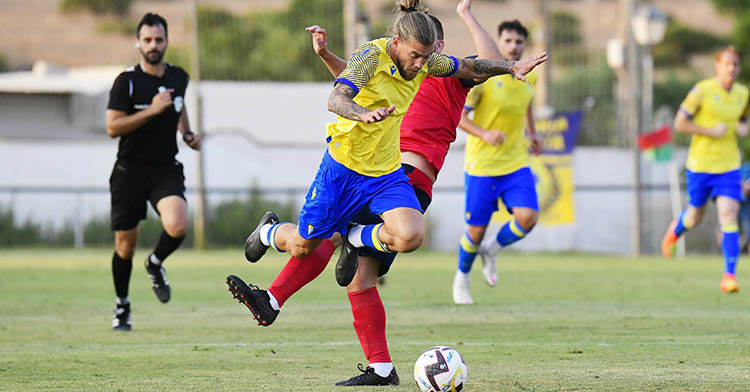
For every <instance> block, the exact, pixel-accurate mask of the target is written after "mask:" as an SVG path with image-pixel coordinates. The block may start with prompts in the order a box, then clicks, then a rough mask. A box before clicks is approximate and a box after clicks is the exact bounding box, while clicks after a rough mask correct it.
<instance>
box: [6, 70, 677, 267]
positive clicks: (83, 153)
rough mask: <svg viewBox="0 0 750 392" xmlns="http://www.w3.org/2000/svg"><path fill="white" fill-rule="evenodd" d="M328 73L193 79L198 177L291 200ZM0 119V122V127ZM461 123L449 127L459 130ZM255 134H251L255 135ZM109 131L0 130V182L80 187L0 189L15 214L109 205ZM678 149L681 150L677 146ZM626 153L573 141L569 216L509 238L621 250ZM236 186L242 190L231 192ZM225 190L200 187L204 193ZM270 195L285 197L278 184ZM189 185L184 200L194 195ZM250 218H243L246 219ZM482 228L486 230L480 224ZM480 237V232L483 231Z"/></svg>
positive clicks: (304, 178) (649, 196)
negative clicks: (300, 77) (199, 112)
mask: <svg viewBox="0 0 750 392" xmlns="http://www.w3.org/2000/svg"><path fill="white" fill-rule="evenodd" d="M330 89H331V85H330V84H328V83H307V84H288V83H286V84H285V83H274V84H271V83H203V84H202V85H201V90H202V91H203V102H204V105H205V107H204V127H205V129H206V130H207V131H208V133H209V136H208V137H207V139H206V140H205V143H204V159H205V180H206V186H207V187H208V188H209V190H211V189H216V188H223V189H225V190H226V188H237V189H244V188H247V187H249V186H250V185H252V184H257V185H258V186H259V187H261V188H273V189H277V190H281V189H293V190H295V191H294V192H293V196H292V197H293V198H294V199H295V201H296V202H297V203H298V204H299V205H301V203H302V201H303V197H304V193H305V191H306V190H307V187H308V186H309V184H310V182H311V181H312V179H313V176H314V174H315V171H316V170H317V167H318V164H319V163H320V159H321V157H322V154H323V151H324V148H325V143H324V137H325V136H324V124H325V122H327V121H331V120H333V116H332V115H331V114H330V113H328V112H327V111H326V110H325V102H326V99H327V96H328V93H329V92H330ZM1 126H2V125H0V127H1ZM460 133H461V132H460V131H459V134H460ZM464 140H465V137H464V136H460V137H459V140H458V141H457V142H456V143H454V146H453V148H452V150H451V151H450V153H449V154H448V157H447V160H446V163H445V166H444V169H443V171H442V172H441V173H440V176H439V178H438V182H437V184H436V187H435V194H434V201H433V204H432V206H431V207H430V210H429V211H428V219H429V224H430V234H431V235H430V243H429V245H430V246H431V247H432V248H434V249H439V250H446V251H450V250H455V249H456V248H457V241H458V238H459V237H460V235H461V234H462V233H463V232H464V230H465V224H464V222H463V208H464V196H463V192H462V188H463V170H462V163H463V145H464ZM259 141H260V144H259ZM179 145H180V153H179V154H178V159H179V160H181V161H182V162H183V163H184V165H185V174H186V177H187V184H186V185H187V186H188V187H195V185H196V182H195V179H196V163H197V162H196V154H195V153H194V152H193V151H191V150H190V149H189V148H187V147H186V146H185V145H184V144H183V143H182V142H181V141H180V142H179ZM116 150H117V141H116V140H113V139H110V138H109V137H107V136H106V134H105V133H104V130H102V133H101V135H100V136H97V137H93V138H87V139H83V140H67V141H63V140H51V139H47V140H33V141H32V140H24V139H14V138H10V139H8V138H6V139H2V140H0V167H2V170H1V171H0V187H6V188H7V187H23V186H26V187H44V186H55V187H70V188H90V189H88V191H89V192H84V193H28V192H27V193H24V192H15V193H8V192H0V203H2V204H8V203H10V204H11V205H12V206H13V208H14V210H15V212H16V213H17V215H18V216H19V217H20V218H21V219H22V220H25V219H32V220H34V221H36V222H41V223H45V224H49V225H52V226H59V225H62V224H64V223H65V222H74V221H77V220H79V221H85V220H87V219H90V218H91V217H95V216H102V215H106V214H108V212H109V193H108V190H107V187H108V178H109V175H110V172H111V168H112V165H113V163H114V161H115V155H116ZM681 157H683V159H684V153H682V154H681ZM643 167H644V169H643V175H642V179H643V181H644V183H645V184H646V185H647V186H648V185H649V184H650V185H653V184H657V185H658V184H661V185H665V184H666V183H667V175H666V168H665V167H664V166H663V165H656V164H652V163H649V162H646V161H644V162H643ZM630 179H631V172H630V153H629V152H628V151H626V150H618V149H612V148H578V149H577V150H576V152H575V154H574V182H575V185H576V187H578V189H577V190H576V192H575V209H576V223H575V224H572V225H566V226H547V227H544V226H541V227H537V228H535V229H534V230H533V231H532V232H531V233H530V234H529V235H528V237H527V238H526V239H524V240H523V241H520V242H519V243H517V244H516V245H513V247H514V248H516V249H519V250H534V251H536V250H555V251H560V250H570V251H594V252H604V253H620V254H625V253H628V252H629V251H630V247H631V246H630V231H629V230H630V217H631V212H630V211H631V203H632V202H631V200H632V199H631V197H632V192H631V190H630V189H629V187H628V184H629V182H630ZM240 195H242V196H244V194H240ZM231 196H232V195H227V194H224V195H217V194H212V193H209V197H210V200H209V201H210V202H216V201H219V200H221V199H222V198H227V197H231ZM279 197H281V198H282V199H286V198H287V195H286V194H280V195H279ZM192 198H193V195H192V194H189V195H188V201H189V203H191V204H194V200H192ZM643 200H644V202H643V209H644V211H643V216H644V227H643V234H642V241H643V243H644V250H646V251H655V250H656V249H657V248H656V246H657V245H658V241H659V240H660V238H661V234H662V231H663V230H664V228H665V227H666V225H667V223H668V221H669V219H670V216H671V213H670V207H669V198H668V193H667V192H666V190H655V191H645V192H644V193H643ZM250 223H251V222H249V224H250ZM490 233H491V234H492V236H494V233H493V232H492V231H491V232H490ZM488 237H489V235H488Z"/></svg>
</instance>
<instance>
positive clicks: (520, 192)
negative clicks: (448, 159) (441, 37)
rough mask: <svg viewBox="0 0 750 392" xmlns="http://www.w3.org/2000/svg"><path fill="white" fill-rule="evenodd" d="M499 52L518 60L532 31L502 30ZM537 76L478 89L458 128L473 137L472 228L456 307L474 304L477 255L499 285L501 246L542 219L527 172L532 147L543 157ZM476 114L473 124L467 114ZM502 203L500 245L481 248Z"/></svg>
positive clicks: (468, 165)
mask: <svg viewBox="0 0 750 392" xmlns="http://www.w3.org/2000/svg"><path fill="white" fill-rule="evenodd" d="M498 33H499V34H500V38H499V40H498V47H499V48H500V53H502V55H503V57H504V58H505V59H508V60H518V59H520V58H521V56H522V55H523V51H524V49H525V47H526V39H527V37H528V31H527V30H526V28H525V27H524V26H523V25H522V24H521V23H520V22H519V21H517V20H514V21H506V22H503V23H501V24H500V26H499V27H498ZM536 79H537V78H536V74H535V73H534V72H531V73H529V74H528V75H526V80H525V81H522V80H516V79H515V78H513V77H512V76H511V75H501V76H495V77H492V78H490V79H488V80H487V81H486V82H484V84H481V85H479V86H477V87H474V88H473V89H472V90H471V91H470V92H469V95H468V96H467V98H466V105H465V107H464V111H463V113H462V115H461V122H460V123H459V127H461V129H463V130H464V131H466V132H467V133H468V134H469V137H468V140H467V142H466V157H465V163H464V171H465V187H466V214H465V220H466V223H467V224H468V229H467V231H466V233H465V234H464V235H463V236H462V237H461V240H460V242H459V248H458V268H457V270H456V275H455V277H454V280H453V302H455V303H456V304H471V303H474V300H473V298H472V297H471V293H470V292H469V272H470V271H471V266H472V264H473V263H474V259H475V258H476V256H477V254H478V253H479V254H481V255H482V260H483V262H484V268H483V271H482V272H483V274H484V278H485V281H486V282H487V284H489V285H490V286H494V285H495V284H496V283H497V268H496V266H495V256H496V255H497V253H498V252H499V250H500V248H501V247H504V246H508V245H510V244H512V243H514V242H516V241H518V240H519V239H521V238H523V237H524V236H525V235H526V234H527V233H528V232H529V231H530V230H531V229H532V228H533V227H534V225H535V224H536V221H537V218H538V216H539V212H538V211H539V205H538V202H537V195H536V187H535V180H534V176H533V175H532V173H531V170H530V169H529V152H528V149H529V144H528V141H527V138H526V135H525V130H528V134H529V136H528V137H529V140H530V142H531V149H532V150H533V151H534V153H536V154H539V153H541V143H540V141H539V139H538V138H537V136H536V129H535V128H534V114H533V111H532V107H531V101H532V99H533V97H534V86H535V85H536ZM471 111H474V120H471V119H469V117H468V114H469V113H470V112H471ZM498 199H501V200H502V201H503V203H504V204H505V206H506V207H507V209H508V212H510V213H511V214H512V215H513V218H512V219H511V220H510V221H508V222H507V223H506V224H505V225H504V226H503V227H502V228H501V229H500V231H499V233H498V235H497V240H496V241H493V242H492V243H491V244H490V245H489V246H487V247H485V248H482V249H480V246H479V245H480V243H481V242H482V238H484V234H485V232H486V230H487V225H488V224H489V222H490V218H491V216H492V213H493V212H495V211H497V209H498Z"/></svg>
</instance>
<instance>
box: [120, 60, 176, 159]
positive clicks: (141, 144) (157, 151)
mask: <svg viewBox="0 0 750 392" xmlns="http://www.w3.org/2000/svg"><path fill="white" fill-rule="evenodd" d="M166 66H167V68H166V71H165V72H164V75H163V76H162V77H161V78H159V77H156V76H153V75H149V74H147V73H145V72H143V70H142V69H141V66H140V64H139V65H136V66H134V67H130V68H128V69H127V70H126V71H125V72H123V73H121V74H120V75H119V76H117V79H115V83H114V84H113V85H112V90H111V91H110V92H109V104H108V105H107V108H108V109H113V110H118V111H121V112H125V113H127V114H128V115H131V114H133V113H136V112H138V111H139V110H143V109H146V108H148V107H149V106H150V105H151V100H152V99H153V98H154V95H156V94H157V93H158V92H159V91H160V88H165V89H170V88H171V89H174V92H173V93H172V101H173V104H172V105H171V106H169V107H167V108H166V109H165V110H164V111H163V112H162V113H160V114H158V115H156V116H154V117H152V118H150V119H149V120H148V121H147V122H146V123H145V124H143V125H142V126H141V127H140V128H138V129H136V130H135V131H133V132H131V133H129V134H127V135H123V136H120V145H119V149H118V151H117V159H118V160H121V161H125V162H132V163H137V164H143V165H164V164H169V163H173V162H174V159H175V155H177V140H176V138H175V132H177V122H178V120H179V119H180V114H182V111H183V110H185V89H187V85H188V81H189V79H190V78H189V76H188V74H187V72H185V71H184V70H183V69H182V68H180V67H175V66H172V65H169V64H166Z"/></svg>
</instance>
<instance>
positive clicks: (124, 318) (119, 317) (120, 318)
mask: <svg viewBox="0 0 750 392" xmlns="http://www.w3.org/2000/svg"><path fill="white" fill-rule="evenodd" d="M114 314H115V315H114V317H112V329H113V330H115V331H130V330H132V329H133V327H132V326H131V325H130V302H128V303H126V304H115V310H114Z"/></svg>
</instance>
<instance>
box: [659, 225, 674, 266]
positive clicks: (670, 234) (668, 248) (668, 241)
mask: <svg viewBox="0 0 750 392" xmlns="http://www.w3.org/2000/svg"><path fill="white" fill-rule="evenodd" d="M675 226H677V221H672V222H671V223H670V224H669V227H668V228H667V232H666V233H664V238H663V239H662V240H661V254H662V256H664V257H666V258H668V259H671V258H672V257H674V250H675V245H676V244H677V238H678V237H677V236H676V235H675V234H674V228H675Z"/></svg>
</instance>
